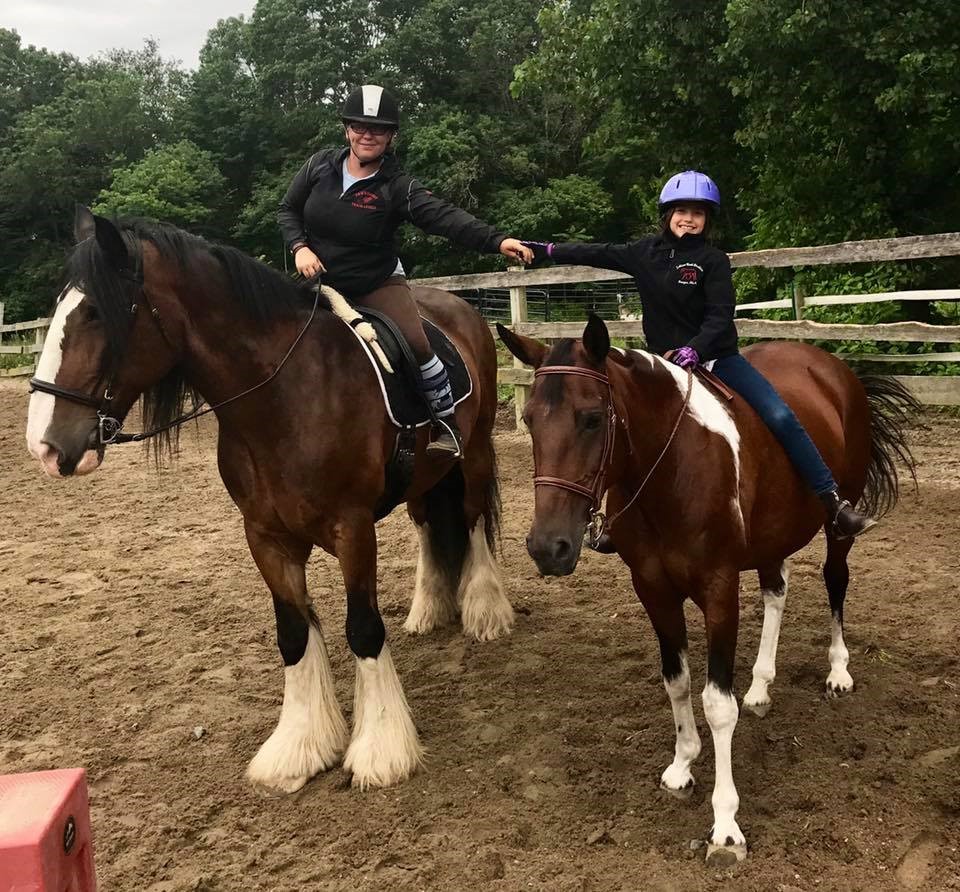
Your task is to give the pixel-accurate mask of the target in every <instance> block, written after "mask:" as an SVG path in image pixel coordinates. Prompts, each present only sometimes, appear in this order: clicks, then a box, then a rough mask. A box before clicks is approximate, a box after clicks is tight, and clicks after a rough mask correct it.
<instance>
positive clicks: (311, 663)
mask: <svg viewBox="0 0 960 892" xmlns="http://www.w3.org/2000/svg"><path fill="white" fill-rule="evenodd" d="M346 744H347V723H346V722H345V721H344V720H343V713H341V712H340V704H339V703H337V695H336V692H335V690H334V686H333V673H332V672H331V670H330V659H329V657H328V656H327V647H326V644H325V643H324V640H323V635H322V633H321V632H320V630H319V629H317V628H316V627H315V626H314V625H313V623H311V624H310V631H309V633H308V637H307V647H306V650H305V651H304V654H303V657H302V658H301V659H300V662H299V663H297V664H296V665H294V666H288V667H287V668H286V669H285V670H284V683H283V706H282V707H281V708H280V720H279V721H278V722H277V727H276V728H275V729H274V731H273V733H272V734H271V735H270V736H269V737H268V738H267V739H266V741H265V742H264V744H263V746H261V747H260V750H259V752H258V753H257V754H256V755H255V756H254V757H253V759H252V760H251V762H250V765H249V766H248V767H247V778H248V779H249V780H250V781H251V782H252V783H254V784H259V785H261V786H264V787H268V788H270V789H273V790H281V791H283V792H285V793H293V792H294V791H295V790H299V789H300V788H301V787H302V786H303V785H304V784H305V783H306V782H307V781H308V780H310V778H311V777H313V775H315V774H317V772H320V771H326V770H327V769H328V768H331V767H332V766H333V765H335V764H336V763H337V762H339V761H340V756H341V754H342V753H343V750H344V748H345V747H346Z"/></svg>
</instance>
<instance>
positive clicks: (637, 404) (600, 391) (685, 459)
mask: <svg viewBox="0 0 960 892" xmlns="http://www.w3.org/2000/svg"><path fill="white" fill-rule="evenodd" d="M499 332H500V337H501V339H502V340H503V341H504V343H505V344H506V345H507V347H508V348H509V349H510V351H511V353H513V355H514V356H516V357H517V358H518V359H520V360H522V361H523V362H525V363H527V364H528V365H532V366H533V367H534V368H535V369H536V371H535V372H534V384H533V388H532V391H531V393H530V397H529V399H528V401H527V404H526V408H525V411H524V421H525V422H526V424H527V427H528V428H529V430H530V434H531V436H532V438H533V457H534V468H535V472H534V473H535V475H536V476H535V478H534V484H535V511H534V519H533V526H532V528H531V530H530V534H529V536H528V537H527V549H528V551H529V552H530V555H531V557H532V558H533V560H534V561H535V562H536V564H537V567H538V569H539V570H540V572H541V573H543V574H544V575H550V576H564V575H566V574H568V573H572V572H573V570H574V568H575V567H576V565H577V561H578V559H579V556H580V548H581V542H582V540H583V538H584V532H585V531H586V530H587V528H588V524H590V525H591V530H590V532H591V533H592V534H594V535H597V536H599V532H600V530H599V526H600V524H601V523H602V520H603V516H602V515H601V514H600V512H599V508H600V500H601V499H602V497H603V495H604V493H606V494H607V510H608V511H609V512H610V515H611V517H610V521H609V522H608V529H609V534H610V537H611V539H612V542H613V545H614V547H615V549H616V551H617V553H618V554H619V555H620V557H621V558H622V559H623V561H624V562H625V563H626V564H627V566H628V567H629V568H630V572H631V575H632V580H633V586H634V588H635V590H636V593H637V596H638V597H639V599H640V601H641V602H642V603H643V606H644V607H645V608H646V611H647V614H648V615H649V617H650V621H651V623H652V624H653V628H654V631H655V632H656V635H657V638H658V640H659V643H660V657H661V665H662V672H663V682H664V686H665V688H666V691H667V695H668V696H669V698H670V704H671V706H672V707H673V718H674V726H675V728H676V749H675V753H674V758H673V762H672V763H671V764H670V765H669V766H668V767H667V769H666V770H665V771H664V772H663V775H662V777H661V779H660V785H661V787H663V788H664V789H665V790H667V791H669V792H671V793H673V794H675V795H677V796H679V797H681V798H685V797H686V796H687V795H689V793H690V792H691V791H692V788H693V784H694V779H693V775H692V774H691V771H690V766H691V764H692V762H693V761H694V760H695V759H696V758H697V756H698V755H699V753H700V736H699V734H698V732H697V725H696V721H695V719H694V715H693V707H692V704H691V698H690V673H689V670H688V667H687V631H686V623H685V620H684V611H683V604H684V601H685V600H686V598H691V599H692V600H693V601H694V603H696V604H697V606H698V607H699V608H700V609H701V610H702V611H703V614H704V618H705V623H706V639H707V681H706V686H705V687H704V689H703V695H702V698H703V711H704V714H705V716H706V720H707V723H708V724H709V725H710V731H711V733H712V735H713V745H714V756H715V760H716V778H715V785H714V790H713V813H714V823H713V828H712V830H711V831H710V833H709V839H708V847H707V848H708V852H707V860H708V862H709V863H717V864H723V863H731V862H732V861H733V860H734V859H737V860H739V859H741V858H744V857H746V841H745V839H744V836H743V833H742V832H741V830H740V827H739V826H738V825H737V820H736V814H737V808H738V806H739V797H738V795H737V790H736V787H735V786H734V781H733V770H732V755H731V743H732V739H733V731H734V729H735V727H736V725H737V718H738V708H737V700H736V697H735V695H734V692H733V666H734V654H735V651H736V646H737V630H738V624H739V577H740V573H741V572H742V571H744V570H756V571H757V572H758V574H759V577H760V587H761V590H762V592H763V600H764V619H763V631H762V635H761V640H760V649H759V654H758V656H757V660H756V663H755V665H754V667H753V684H752V685H751V686H750V689H749V691H748V692H747V694H746V696H745V697H744V699H743V704H744V706H746V707H747V708H748V709H751V710H752V711H754V712H756V713H758V714H760V715H763V714H764V713H765V712H766V711H767V709H768V708H769V706H770V694H769V686H770V683H771V682H772V681H773V679H774V676H775V673H776V668H775V666H776V652H777V642H778V639H779V635H780V621H781V618H782V616H783V610H784V605H785V602H786V595H787V577H788V567H787V559H788V558H789V556H790V555H791V554H793V553H794V552H796V551H797V550H798V549H800V548H802V547H803V546H804V545H806V544H807V543H808V542H809V541H810V540H811V539H812V538H813V537H814V535H815V534H816V533H817V531H818V530H819V529H820V528H821V527H822V526H824V519H825V516H824V511H823V508H822V506H821V504H820V502H819V500H818V499H817V498H816V497H815V496H814V495H813V493H812V492H810V491H809V490H808V489H807V488H806V487H805V486H804V484H803V482H802V481H801V480H800V478H799V477H798V476H797V474H796V473H795V472H794V470H793V468H792V466H791V465H790V464H789V462H788V460H787V457H786V454H785V453H784V451H783V449H782V448H780V446H779V445H778V444H777V442H776V441H775V440H774V439H773V436H772V435H771V433H770V432H769V430H768V429H767V427H766V426H765V425H764V423H763V422H762V421H761V420H760V418H759V417H758V416H757V415H756V414H755V413H754V412H753V410H752V409H750V408H749V406H748V405H747V404H746V403H745V402H744V401H743V400H742V399H741V398H740V397H739V396H735V397H734V399H733V400H732V402H729V403H728V402H726V401H725V400H723V399H721V398H720V397H719V396H718V395H717V394H715V393H714V392H713V391H712V390H710V389H708V388H707V387H706V386H705V385H704V384H703V383H701V381H700V379H699V378H698V377H696V376H694V375H693V374H692V373H690V372H686V371H683V370H681V369H679V368H678V367H677V366H675V365H673V364H672V363H670V362H667V361H666V360H664V359H662V358H660V357H658V356H654V355H651V354H649V353H644V352H642V351H629V352H628V351H623V350H619V349H614V350H611V349H610V338H609V334H608V332H607V328H606V325H605V324H604V323H603V322H602V321H601V320H600V319H598V318H597V317H595V316H592V317H591V318H590V320H589V321H588V323H587V325H586V328H585V330H584V332H583V337H582V340H581V341H574V340H570V339H567V340H563V341H560V342H558V343H557V344H556V345H555V346H553V348H552V349H548V348H547V347H546V346H545V345H544V344H542V343H540V342H539V341H536V340H533V339H531V338H526V337H522V336H520V335H517V334H514V333H513V332H511V331H510V330H509V329H506V328H504V327H502V326H499ZM744 355H745V356H746V357H747V358H748V359H749V361H750V362H752V363H753V364H754V365H755V366H756V367H757V368H758V369H759V370H760V371H762V372H763V373H764V374H765V375H766V376H767V377H768V378H769V379H770V381H771V382H772V383H773V384H774V386H775V387H776V388H777V390H778V391H779V392H780V394H781V395H782V396H783V397H784V399H785V400H786V401H787V403H789V405H790V406H791V407H792V408H793V410H794V411H795V412H796V414H797V416H798V417H799V418H800V420H801V421H802V422H803V424H804V425H805V426H806V428H807V430H808V431H809V432H810V435H811V437H812V438H813V440H814V442H815V443H816V444H817V446H818V447H819V449H820V452H821V454H822V455H823V457H824V459H825V461H826V462H827V464H828V465H829V466H830V468H831V470H832V471H833V474H834V476H835V477H836V479H837V483H838V484H839V487H840V493H841V495H842V496H843V497H844V498H847V499H849V500H850V501H851V503H853V504H856V503H857V501H858V500H859V499H861V498H862V504H863V506H864V508H865V510H867V511H868V512H869V513H874V512H877V511H880V512H882V511H884V510H886V509H888V508H890V507H892V506H893V504H895V502H896V498H897V491H898V486H897V471H896V465H895V460H896V459H902V460H904V461H905V462H906V463H907V465H908V467H909V468H910V470H911V473H912V472H913V462H912V457H911V456H910V453H909V450H908V448H907V446H906V443H905V441H904V433H903V429H904V425H905V422H906V421H907V419H908V413H909V412H910V411H912V410H914V409H916V408H917V404H916V401H915V400H914V399H913V398H912V397H911V396H910V395H909V394H908V393H907V392H906V391H905V390H904V389H903V388H902V387H901V386H900V385H899V384H896V383H891V382H890V381H889V380H884V379H880V378H874V379H866V380H863V381H862V380H860V379H859V378H857V376H856V375H854V374H853V372H852V371H850V369H849V368H848V367H847V366H846V365H845V364H844V363H843V362H841V361H840V360H839V359H837V358H836V357H834V356H831V355H830V354H828V353H825V352H824V351H822V350H819V349H817V348H815V347H812V346H808V345H804V344H797V343H776V342H773V343H765V344H758V345H756V346H754V347H750V348H748V349H747V350H745V351H744ZM826 534H827V559H826V563H825V565H824V568H823V578H824V581H825V582H826V587H827V592H828V594H829V599H830V609H831V612H832V617H833V622H832V638H831V644H830V650H829V660H830V672H829V674H828V675H827V680H826V687H827V691H828V693H829V694H830V695H833V696H836V695H839V694H842V693H845V692H847V691H850V690H852V689H853V679H852V678H851V677H850V673H849V672H848V671H847V662H848V652H847V648H846V646H845V645H844V642H843V602H844V597H845V595H846V591H847V582H848V578H849V572H848V569H847V554H848V553H849V551H850V549H851V547H852V545H853V540H851V539H845V540H843V539H838V538H837V537H836V536H834V535H833V534H832V533H831V531H830V530H827V533H826Z"/></svg>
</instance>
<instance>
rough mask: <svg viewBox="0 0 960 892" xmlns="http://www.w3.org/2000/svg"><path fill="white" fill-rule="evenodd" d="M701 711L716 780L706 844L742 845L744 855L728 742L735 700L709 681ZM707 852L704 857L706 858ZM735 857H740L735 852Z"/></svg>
mask: <svg viewBox="0 0 960 892" xmlns="http://www.w3.org/2000/svg"><path fill="white" fill-rule="evenodd" d="M703 713H704V715H705V716H706V718H707V723H708V724H709V725H710V732H711V734H712V735H713V752H714V758H715V759H716V780H715V781H714V787H713V799H712V801H713V832H712V834H711V836H710V840H709V842H710V844H711V845H713V846H718V847H722V848H724V849H727V850H731V849H735V847H743V852H742V857H746V839H744V836H743V833H742V832H741V831H740V827H739V826H738V824H737V809H738V808H739V807H740V797H739V796H738V795H737V788H736V786H735V785H734V783H733V764H732V755H731V751H732V745H733V731H734V729H735V728H736V727H737V699H736V697H734V696H733V694H730V693H724V692H723V691H721V690H720V688H718V687H717V686H716V685H715V684H713V683H712V682H707V686H706V687H705V688H704V689H703ZM710 854H711V853H710V852H709V851H708V853H707V856H708V858H709V856H710ZM736 854H737V858H738V860H739V858H740V857H741V855H740V853H739V852H737V853H736Z"/></svg>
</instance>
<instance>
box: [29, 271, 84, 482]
mask: <svg viewBox="0 0 960 892" xmlns="http://www.w3.org/2000/svg"><path fill="white" fill-rule="evenodd" d="M83 297H84V295H83V292H82V291H80V290H79V289H78V288H70V289H69V290H67V291H65V292H64V293H63V295H61V297H60V300H59V301H58V302H57V307H56V309H55V310H54V312H53V318H52V319H51V320H50V328H49V330H48V331H47V339H46V341H45V342H44V345H43V350H42V351H41V353H40V358H39V359H38V360H37V371H36V376H37V377H38V378H40V379H42V380H44V381H50V382H53V381H56V380H57V374H58V373H59V371H60V364H61V363H62V362H63V333H64V329H65V328H66V326H67V318H68V317H69V316H70V314H71V313H72V312H73V311H74V310H75V309H76V308H77V307H78V306H79V304H80V301H82V300H83ZM55 404H56V397H53V396H51V395H50V394H49V393H40V391H35V392H34V393H33V394H32V395H31V397H30V408H29V410H28V412H27V448H28V449H29V450H30V454H31V455H32V456H33V457H34V458H36V459H39V460H40V461H41V462H43V465H44V468H45V469H46V471H47V473H53V475H54V476H57V475H58V474H59V472H58V471H57V470H56V457H55V456H53V459H52V460H53V471H52V472H51V469H50V466H49V463H50V460H51V455H50V453H51V451H52V450H51V449H50V447H49V446H47V445H46V444H44V442H43V437H44V434H46V432H47V428H48V427H50V422H51V421H52V420H53V407H54V405H55Z"/></svg>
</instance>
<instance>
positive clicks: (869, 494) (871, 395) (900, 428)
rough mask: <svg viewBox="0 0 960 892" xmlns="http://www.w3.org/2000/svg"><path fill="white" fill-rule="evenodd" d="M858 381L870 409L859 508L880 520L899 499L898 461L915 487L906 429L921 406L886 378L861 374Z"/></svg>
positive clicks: (913, 460)
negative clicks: (868, 453)
mask: <svg viewBox="0 0 960 892" xmlns="http://www.w3.org/2000/svg"><path fill="white" fill-rule="evenodd" d="M860 382H861V383H862V384H863V389H864V390H865V391H866V394H867V403H868V405H869V406H870V463H869V464H868V465H867V481H866V486H865V487H864V491H863V497H862V498H861V500H860V505H861V507H862V510H863V511H865V512H866V513H867V514H870V515H872V516H874V517H880V516H882V515H883V514H886V513H887V512H888V511H889V510H890V509H891V508H893V506H894V505H896V504H897V499H898V498H899V496H900V481H899V478H898V476H897V462H898V461H899V462H901V463H902V464H903V465H904V466H905V467H906V468H907V470H908V471H909V472H910V476H911V477H912V478H913V485H914V487H916V485H917V468H916V461H915V459H914V457H913V454H912V453H911V451H910V446H909V445H908V443H907V436H906V429H907V426H908V425H909V424H910V422H911V421H912V419H913V417H914V415H916V414H917V413H918V412H919V411H920V410H921V408H922V406H921V404H920V401H919V400H917V398H916V397H914V396H913V394H911V393H910V391H909V390H907V388H906V387H904V386H903V384H901V383H900V382H899V381H897V380H896V378H893V377H891V376H889V375H863V376H861V377H860Z"/></svg>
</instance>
